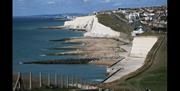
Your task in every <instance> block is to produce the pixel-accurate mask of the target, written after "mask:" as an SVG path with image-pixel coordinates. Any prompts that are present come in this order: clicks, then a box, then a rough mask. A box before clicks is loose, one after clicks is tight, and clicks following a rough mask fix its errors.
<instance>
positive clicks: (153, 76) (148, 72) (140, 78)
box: [105, 38, 167, 91]
mask: <svg viewBox="0 0 180 91" xmlns="http://www.w3.org/2000/svg"><path fill="white" fill-rule="evenodd" d="M158 43H160V41H159V40H158ZM158 43H156V45H155V46H154V47H153V48H152V49H151V51H150V52H149V54H148V55H149V56H148V57H147V58H146V61H145V62H146V63H145V65H144V66H143V67H142V68H141V70H138V71H136V72H134V73H131V74H130V75H127V76H125V77H124V78H122V79H120V80H117V81H115V82H112V83H110V84H106V85H105V88H111V89H114V90H115V91H124V89H126V91H145V89H146V88H150V89H151V91H167V46H166V45H167V44H166V43H167V39H166V38H165V40H164V41H163V42H162V45H161V46H160V48H159V49H158V50H157V52H156V54H155V56H154V57H153V58H154V59H152V60H151V56H152V55H153V53H154V50H155V49H156V48H157V44H158ZM150 60H151V61H150ZM151 63H152V65H151ZM148 66H149V67H148ZM146 68H148V69H146Z"/></svg>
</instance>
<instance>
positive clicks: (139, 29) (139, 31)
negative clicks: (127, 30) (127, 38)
mask: <svg viewBox="0 0 180 91" xmlns="http://www.w3.org/2000/svg"><path fill="white" fill-rule="evenodd" d="M142 33H144V30H143V27H142V26H139V28H138V29H137V30H135V31H133V32H131V35H132V36H136V35H137V34H142Z"/></svg>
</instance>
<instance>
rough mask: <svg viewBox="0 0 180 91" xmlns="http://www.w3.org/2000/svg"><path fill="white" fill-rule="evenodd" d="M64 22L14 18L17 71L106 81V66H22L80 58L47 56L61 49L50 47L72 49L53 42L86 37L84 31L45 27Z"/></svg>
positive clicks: (14, 69) (14, 49) (14, 59)
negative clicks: (52, 60)
mask: <svg viewBox="0 0 180 91" xmlns="http://www.w3.org/2000/svg"><path fill="white" fill-rule="evenodd" d="M63 24H64V21H56V20H53V19H45V18H32V17H24V18H22V17H18V18H13V72H34V73H38V72H51V73H54V72H58V73H61V74H65V75H66V74H67V75H68V74H70V75H71V74H74V75H79V76H81V77H83V78H85V79H88V80H92V81H93V80H96V79H104V78H105V72H106V70H105V66H97V65H89V64H78V65H65V64H48V65H40V64H19V62H25V61H38V60H47V59H64V58H65V59H66V58H72V57H75V58H76V56H46V55H45V54H47V53H55V52H58V51H60V50H48V48H55V47H63V46H72V45H73V44H69V45H67V44H66V45H65V44H63V43H61V42H52V41H49V40H56V39H63V38H71V37H82V36H83V32H77V31H69V30H49V29H40V28H41V27H47V26H56V25H63Z"/></svg>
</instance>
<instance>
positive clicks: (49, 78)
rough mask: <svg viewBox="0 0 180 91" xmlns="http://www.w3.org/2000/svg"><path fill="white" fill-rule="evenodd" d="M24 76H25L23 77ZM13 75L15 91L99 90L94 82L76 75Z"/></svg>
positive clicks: (30, 73)
mask: <svg viewBox="0 0 180 91" xmlns="http://www.w3.org/2000/svg"><path fill="white" fill-rule="evenodd" d="M23 74H24V75H23ZM23 74H22V73H20V72H18V74H17V75H16V74H14V75H13V83H14V84H13V91H24V90H31V89H33V88H41V87H48V88H78V89H86V90H88V89H97V87H96V84H97V83H94V82H92V81H88V80H85V79H82V78H81V77H79V76H76V75H62V74H58V73H53V74H52V73H51V74H50V73H42V72H39V73H38V74H35V73H34V74H32V72H29V73H28V74H27V73H23Z"/></svg>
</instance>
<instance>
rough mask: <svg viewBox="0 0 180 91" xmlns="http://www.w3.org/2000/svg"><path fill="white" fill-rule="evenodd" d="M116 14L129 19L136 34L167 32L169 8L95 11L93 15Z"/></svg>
mask: <svg viewBox="0 0 180 91" xmlns="http://www.w3.org/2000/svg"><path fill="white" fill-rule="evenodd" d="M114 13H115V14H116V13H121V14H123V15H124V16H125V18H126V19H127V22H128V23H129V24H131V25H132V26H134V30H135V31H134V33H135V34H141V33H143V32H144V31H148V30H154V31H162V32H166V31H167V13H168V12H167V6H151V7H140V8H118V9H115V10H106V11H99V12H96V11H94V12H93V15H97V14H114ZM143 26H144V27H143ZM145 27H148V28H145Z"/></svg>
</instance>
